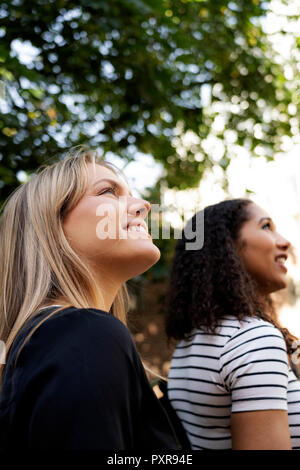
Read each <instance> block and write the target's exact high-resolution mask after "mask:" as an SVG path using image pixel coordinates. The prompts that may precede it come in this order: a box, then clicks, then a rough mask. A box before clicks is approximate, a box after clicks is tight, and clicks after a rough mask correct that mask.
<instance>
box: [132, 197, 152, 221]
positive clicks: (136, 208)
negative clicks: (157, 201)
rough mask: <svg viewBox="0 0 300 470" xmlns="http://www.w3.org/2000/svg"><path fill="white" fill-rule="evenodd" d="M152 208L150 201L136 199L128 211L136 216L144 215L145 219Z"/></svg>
mask: <svg viewBox="0 0 300 470" xmlns="http://www.w3.org/2000/svg"><path fill="white" fill-rule="evenodd" d="M150 209H151V205H150V203H149V202H148V201H145V200H144V199H135V200H133V201H131V202H130V203H129V208H128V213H129V214H130V215H133V216H135V217H143V219H144V218H145V217H146V216H147V214H148V212H149V211H150Z"/></svg>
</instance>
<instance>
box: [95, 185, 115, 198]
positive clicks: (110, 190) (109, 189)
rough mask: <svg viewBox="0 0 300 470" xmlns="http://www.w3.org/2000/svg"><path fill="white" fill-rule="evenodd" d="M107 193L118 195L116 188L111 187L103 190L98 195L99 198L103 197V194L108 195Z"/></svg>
mask: <svg viewBox="0 0 300 470" xmlns="http://www.w3.org/2000/svg"><path fill="white" fill-rule="evenodd" d="M107 193H112V194H116V188H113V187H109V188H105V189H102V190H101V191H100V193H99V194H98V196H101V194H107Z"/></svg>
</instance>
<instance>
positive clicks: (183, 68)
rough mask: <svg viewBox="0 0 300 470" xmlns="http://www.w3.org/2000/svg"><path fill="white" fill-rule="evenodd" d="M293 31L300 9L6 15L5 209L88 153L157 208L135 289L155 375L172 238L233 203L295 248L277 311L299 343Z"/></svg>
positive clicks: (102, 6)
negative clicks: (157, 254)
mask: <svg viewBox="0 0 300 470" xmlns="http://www.w3.org/2000/svg"><path fill="white" fill-rule="evenodd" d="M299 31H300V3H299V1H298V0H286V1H285V0H265V1H261V0H235V1H228V0H147V1H146V0H110V1H109V2H108V1H105V0H77V1H76V2H74V1H72V0H68V1H67V0H34V1H33V2H27V1H25V0H10V1H4V3H2V4H1V6H0V203H1V204H2V203H3V202H4V201H5V200H6V198H7V197H8V196H9V194H10V193H11V192H12V191H13V190H14V189H15V188H16V187H17V186H18V185H19V184H22V183H23V182H25V181H27V179H28V178H29V177H30V174H31V173H33V172H34V171H35V170H36V169H37V167H39V166H40V165H42V164H45V163H46V164H47V163H51V162H52V161H55V160H56V159H59V158H62V157H63V156H64V154H65V152H66V151H67V150H68V149H69V148H70V147H72V146H74V145H78V144H86V145H89V146H91V147H92V148H96V149H97V151H98V153H99V154H100V155H102V156H103V157H104V158H105V159H107V160H108V161H111V162H113V163H115V164H116V165H118V166H119V167H120V168H122V169H123V170H124V172H125V174H126V176H127V178H128V180H129V182H130V184H131V187H132V189H133V193H134V194H136V195H141V196H143V197H146V198H148V200H150V201H151V202H152V203H156V204H160V205H161V206H162V207H163V214H164V221H168V223H169V224H170V225H171V238H170V239H163V238H162V237H160V238H159V239H157V240H154V242H155V243H156V244H157V245H158V246H159V248H160V249H161V253H162V257H161V260H160V262H159V263H158V264H157V265H156V266H154V267H153V268H152V269H151V270H150V271H149V272H148V273H146V274H145V275H143V276H139V277H138V278H136V279H134V280H132V281H130V282H129V289H130V292H131V311H130V318H129V321H130V329H131V331H132V334H133V336H134V339H135V341H136V344H137V347H138V349H139V351H140V353H141V355H142V357H143V359H144V361H145V363H146V364H147V365H148V366H150V367H152V369H153V370H155V371H156V372H158V373H160V374H162V375H166V374H167V372H168V368H169V360H170V357H171V353H172V351H171V349H170V348H168V347H167V344H166V338H165V336H164V331H163V318H164V305H165V296H166V292H167V285H168V279H169V273H170V265H171V260H172V254H173V250H174V246H175V243H176V240H174V237H173V236H172V235H173V231H174V230H176V229H179V228H181V227H182V226H183V223H184V221H186V220H187V219H188V218H189V217H190V216H191V215H192V214H193V213H194V212H195V211H196V210H200V209H202V208H204V207H205V206H206V205H208V204H212V203H216V202H219V201H221V200H222V199H225V198H228V197H245V196H246V197H250V198H251V199H252V200H254V201H255V202H256V203H258V204H259V205H261V206H262V207H263V208H264V209H266V210H267V211H268V212H269V213H270V215H271V217H272V218H273V219H274V221H275V223H276V225H277V227H278V230H279V231H280V232H281V233H282V235H284V236H285V237H286V238H288V239H289V240H290V241H291V243H292V245H293V250H292V253H291V256H290V259H289V262H288V268H289V285H288V289H286V290H285V291H282V292H279V293H278V294H276V296H275V302H276V305H277V310H278V315H279V317H280V319H281V322H282V324H283V325H284V326H287V327H288V328H289V329H290V330H291V332H292V333H294V334H295V335H296V336H299V337H300V300H299V296H300V268H299V257H300V128H299V119H300V114H299V112H300V93H299V89H300V36H299ZM184 219H185V220H184ZM159 220H160V224H161V226H162V225H163V221H162V220H161V219H159ZM297 261H298V265H297Z"/></svg>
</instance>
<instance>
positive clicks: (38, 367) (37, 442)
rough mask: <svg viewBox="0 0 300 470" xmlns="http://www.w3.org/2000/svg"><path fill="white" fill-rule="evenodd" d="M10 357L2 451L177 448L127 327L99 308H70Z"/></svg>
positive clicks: (0, 419) (0, 427)
mask: <svg viewBox="0 0 300 470" xmlns="http://www.w3.org/2000/svg"><path fill="white" fill-rule="evenodd" d="M52 309H53V307H52V308H48V309H45V310H43V311H42V312H40V313H39V314H38V315H37V316H36V317H34V318H33V319H31V320H30V321H28V322H27V325H26V326H24V327H23V328H22V330H21V331H20V332H19V334H18V336H17V338H16V339H15V341H14V343H13V345H12V348H11V350H10V352H9V355H8V358H7V364H6V368H5V375H4V380H3V387H2V391H1V396H0V449H1V450H2V449H3V450H8V449H67V450H68V449H80V450H82V449H83V450H84V449H96V450H126V449H137V450H140V449H141V450H143V449H148V450H150V449H177V445H176V443H175V440H174V438H173V434H172V432H171V430H170V427H169V423H168V419H167V417H166V414H165V411H164V409H163V408H162V406H161V404H160V403H159V401H158V399H157V398H156V396H155V394H154V392H153V391H152V389H151V387H150V385H149V382H148V380H147V377H146V375H145V372H144V368H143V366H142V363H141V361H140V358H139V356H138V353H137V351H136V348H135V345H134V342H133V340H132V338H131V336H130V333H129V331H128V329H127V328H126V327H125V326H124V325H123V324H122V323H121V322H120V321H119V320H118V319H117V318H115V317H113V316H112V315H110V314H108V313H107V312H103V311H102V310H97V309H92V308H89V309H84V308H83V309H76V308H67V309H64V310H62V311H61V312H58V313H57V314H55V315H54V316H53V317H51V318H49V319H47V320H46V321H45V322H44V323H43V324H42V325H41V326H39V327H38V329H37V330H36V331H35V332H34V333H33V335H32V337H31V339H30V340H29V341H28V342H27V343H26V345H25V346H24V348H23V349H22V350H21V353H20V355H19V358H18V360H17V363H16V366H14V362H15V358H16V354H17V352H18V350H19V348H20V346H21V345H22V344H23V341H24V339H25V338H26V336H27V334H28V333H29V331H31V329H32V328H33V327H34V326H35V325H36V324H37V323H39V322H40V320H42V319H43V318H44V317H45V316H47V315H48V314H49V313H50V311H51V310H52Z"/></svg>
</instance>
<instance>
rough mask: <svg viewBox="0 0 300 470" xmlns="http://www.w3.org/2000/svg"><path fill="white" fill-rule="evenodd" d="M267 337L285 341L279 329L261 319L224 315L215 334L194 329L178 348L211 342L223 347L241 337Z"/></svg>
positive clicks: (202, 329) (219, 320) (201, 329)
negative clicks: (275, 337)
mask: <svg viewBox="0 0 300 470" xmlns="http://www.w3.org/2000/svg"><path fill="white" fill-rule="evenodd" d="M266 335H268V336H277V337H279V338H282V339H283V336H282V333H281V331H280V330H279V329H278V328H276V327H275V326H274V325H273V324H272V323H270V322H268V321H266V320H263V319H261V318H259V317H248V316H245V317H243V318H242V319H239V318H237V317H235V316H233V315H224V316H223V317H220V318H219V319H218V323H217V325H216V327H215V330H214V332H210V331H207V330H206V329H204V328H203V327H201V328H198V329H194V330H193V331H192V332H191V333H190V335H188V336H187V338H186V339H185V340H184V341H182V342H181V343H180V344H179V345H178V346H179V348H180V347H183V346H185V344H191V343H203V342H209V343H213V344H215V343H216V345H217V346H218V347H221V346H225V345H226V344H227V343H228V342H229V343H231V342H232V341H234V340H235V339H236V340H238V338H240V337H241V338H243V339H244V338H246V339H248V338H249V339H250V338H251V339H252V338H255V337H261V336H266Z"/></svg>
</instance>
